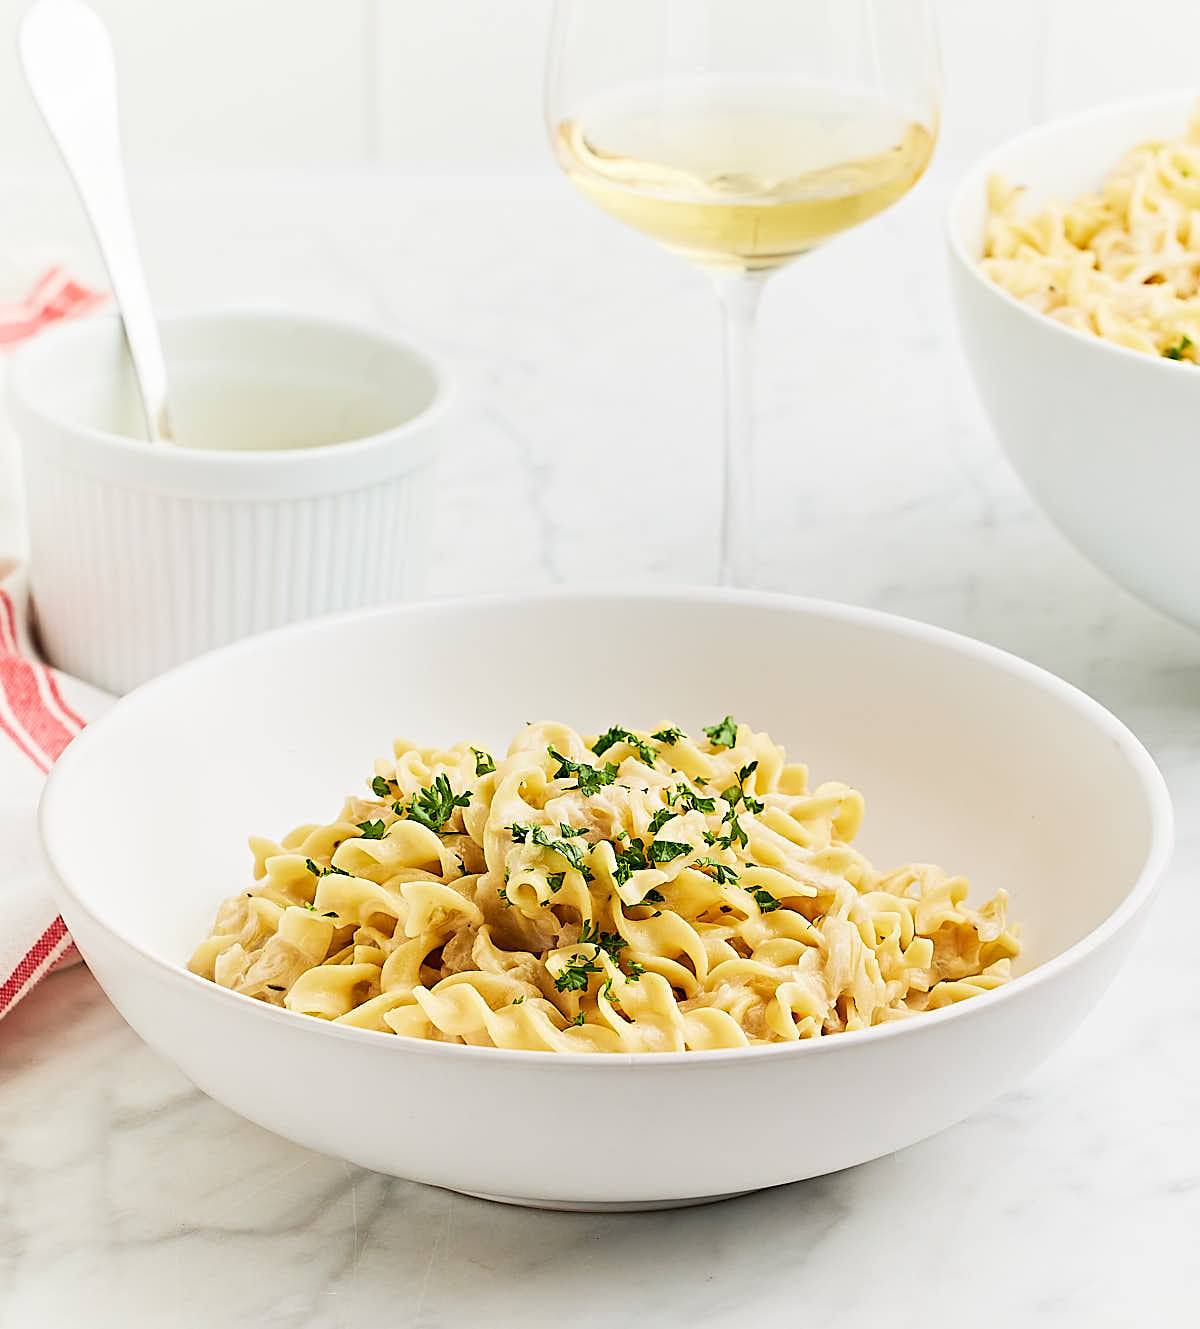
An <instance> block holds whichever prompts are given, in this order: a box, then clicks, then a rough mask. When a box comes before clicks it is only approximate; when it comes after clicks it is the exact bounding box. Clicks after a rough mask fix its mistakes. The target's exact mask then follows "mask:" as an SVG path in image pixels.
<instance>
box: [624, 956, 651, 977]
mask: <svg viewBox="0 0 1200 1329" xmlns="http://www.w3.org/2000/svg"><path fill="white" fill-rule="evenodd" d="M645 972H646V966H645V965H642V964H638V962H637V961H636V960H630V961H629V968H628V969H626V971H625V977H626V978H628V979H629V980H630V982H632V983H636V982H637V981H638V979H639V978H641V976H642V975H643V974H644V973H645Z"/></svg>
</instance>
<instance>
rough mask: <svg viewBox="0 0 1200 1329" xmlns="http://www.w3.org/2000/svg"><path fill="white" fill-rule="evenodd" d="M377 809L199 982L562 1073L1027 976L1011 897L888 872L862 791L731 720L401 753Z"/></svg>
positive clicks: (245, 913) (890, 1010) (207, 965)
mask: <svg viewBox="0 0 1200 1329" xmlns="http://www.w3.org/2000/svg"><path fill="white" fill-rule="evenodd" d="M370 786H371V793H372V798H370V799H365V798H353V797H352V798H350V799H348V800H347V802H346V804H345V806H344V807H343V809H342V812H341V815H340V816H339V818H338V819H337V820H336V821H334V822H332V823H330V824H327V825H318V826H301V827H298V828H297V829H296V830H294V831H293V832H291V834H289V835H287V836H285V837H284V839H283V842H282V844H275V843H273V842H271V841H269V840H263V839H253V840H252V841H251V848H252V849H253V851H254V858H255V876H256V877H257V879H258V880H257V882H256V884H255V885H254V886H253V887H252V888H251V889H250V890H247V891H244V892H241V893H239V894H237V895H234V896H232V897H231V898H230V899H229V900H227V901H226V902H225V904H224V905H223V906H222V907H221V910H220V912H219V913H218V915H217V919H216V923H215V925H214V928H213V932H212V935H211V936H210V937H209V938H208V939H207V940H206V941H204V942H203V943H201V945H200V946H199V947H198V949H197V950H196V951H195V953H194V954H193V956H192V959H191V962H190V968H191V969H192V971H193V972H194V973H197V974H200V975H201V976H202V977H204V978H209V979H212V980H213V981H215V982H216V983H218V984H220V985H221V986H223V987H227V988H230V989H232V990H233V991H235V992H241V993H244V994H245V995H247V996H251V997H255V998H258V999H259V1000H261V1001H265V1002H269V1003H271V1004H273V1005H278V1006H283V1007H286V1008H287V1009H289V1010H292V1011H297V1012H300V1013H302V1014H305V1015H312V1016H317V1017H320V1018H322V1019H327V1020H331V1021H333V1022H335V1023H339V1024H345V1025H352V1026H354V1027H356V1028H360V1029H374V1030H377V1031H379V1032H381V1033H388V1032H391V1033H396V1034H403V1035H408V1036H411V1037H415V1038H427V1039H435V1040H437V1041H440V1042H449V1043H467V1044H474V1045H477V1046H490V1047H499V1048H522V1049H529V1050H536V1051H546V1052H682V1051H684V1050H689V1051H695V1050H704V1049H712V1048H737V1047H749V1046H750V1045H751V1044H753V1043H774V1042H788V1041H796V1040H799V1039H803V1038H816V1037H819V1036H821V1035H823V1034H828V1033H836V1032H841V1031H845V1030H853V1029H864V1028H868V1027H870V1026H871V1025H874V1024H882V1023H885V1022H887V1021H889V1020H897V1019H901V1018H903V1017H904V1016H907V1015H911V1014H913V1013H915V1012H918V1011H924V1010H936V1009H937V1008H939V1007H941V1006H944V1005H948V1004H950V1003H952V1002H956V1001H961V1000H963V999H964V998H966V997H970V996H973V995H975V994H976V993H978V992H984V991H988V990H989V989H992V988H995V987H998V986H999V985H1000V984H1001V983H1004V982H1007V980H1008V979H1009V978H1010V977H1011V965H1012V960H1013V958H1014V957H1015V956H1016V955H1017V953H1018V949H1019V947H1018V944H1017V940H1016V937H1015V935H1014V932H1013V930H1012V929H1010V928H1009V927H1007V926H1006V922H1005V906H1006V903H1007V897H1006V895H1005V893H1004V892H1003V891H1000V892H998V893H997V894H996V895H995V896H994V897H993V898H992V899H991V900H990V901H988V902H987V903H986V904H984V905H983V906H982V907H981V908H979V909H972V908H970V907H969V906H968V905H967V903H966V895H967V890H968V885H967V882H966V881H965V880H964V879H963V878H961V877H951V876H948V875H947V874H946V873H945V872H943V871H942V870H941V869H939V868H937V867H934V866H932V865H928V864H908V865H906V866H903V867H900V868H897V869H894V870H891V871H886V872H879V871H876V870H875V869H874V868H873V867H872V866H871V864H870V863H869V862H868V861H867V859H866V858H865V857H864V856H863V855H862V854H861V853H859V852H858V851H857V850H856V849H855V848H854V847H853V846H852V844H851V843H850V842H851V841H852V840H853V838H854V836H855V834H856V833H857V831H858V828H859V824H860V822H861V819H862V813H863V800H862V797H861V795H860V794H859V793H858V792H857V790H854V789H852V788H850V787H849V786H848V785H844V784H840V783H833V782H830V783H825V784H822V785H820V786H818V787H817V788H816V789H814V790H811V791H810V789H809V787H808V772H807V770H806V768H805V767H804V766H802V765H799V764H795V763H792V764H789V763H788V762H787V759H786V754H785V752H784V749H783V748H782V747H780V746H779V745H778V744H777V743H774V742H773V741H772V740H771V738H770V737H769V735H767V734H765V733H755V732H754V731H753V730H751V729H750V727H749V726H747V725H738V724H737V723H736V722H735V721H734V719H733V717H732V716H730V715H726V716H725V717H724V719H722V720H720V721H718V722H717V723H716V724H714V725H712V726H709V727H708V728H706V729H705V730H704V731H703V736H702V738H701V739H700V740H699V741H696V740H695V739H693V738H691V737H689V736H688V735H687V734H686V733H684V731H683V730H682V729H680V728H678V727H677V726H673V725H671V726H664V727H662V728H660V729H657V730H651V731H644V732H637V731H631V730H628V729H626V728H624V727H622V726H619V725H614V726H612V727H611V728H609V729H608V730H606V731H605V732H604V733H602V734H598V735H594V736H592V737H590V738H586V739H585V738H584V737H582V736H581V735H579V734H577V733H576V732H575V731H574V730H572V729H569V728H568V727H567V726H565V725H562V724H554V723H544V724H533V725H528V726H526V727H525V728H524V729H523V730H522V731H521V732H520V733H519V734H518V735H517V737H516V738H515V739H514V740H513V743H512V745H511V747H510V749H509V751H508V754H507V756H505V757H503V758H502V759H500V760H499V762H497V759H496V758H495V757H493V756H492V754H491V753H489V752H486V751H484V750H482V749H480V748H476V747H473V746H472V745H470V744H467V743H460V744H457V745H455V746H454V747H452V748H449V749H447V750H438V749H434V748H419V747H417V746H415V745H414V744H411V743H408V742H403V741H398V742H397V743H396V744H395V753H394V756H393V758H392V759H390V760H388V759H381V760H379V761H377V762H376V765H375V773H374V775H373V777H372V778H371V781H370Z"/></svg>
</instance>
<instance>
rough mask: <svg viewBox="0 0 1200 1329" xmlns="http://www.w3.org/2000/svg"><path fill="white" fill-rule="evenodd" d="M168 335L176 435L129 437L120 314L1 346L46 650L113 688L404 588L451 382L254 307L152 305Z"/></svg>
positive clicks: (394, 351)
mask: <svg viewBox="0 0 1200 1329" xmlns="http://www.w3.org/2000/svg"><path fill="white" fill-rule="evenodd" d="M163 341H164V344H165V348H166V354H167V360H168V365H169V368H170V370H171V385H172V423H173V426H174V429H175V433H176V436H177V437H178V438H179V439H180V440H181V441H182V443H183V444H184V445H185V446H177V447H168V446H161V445H159V446H155V445H152V444H149V443H147V442H145V441H143V439H142V438H141V437H139V436H138V435H139V432H140V422H139V419H138V402H137V395H136V391H135V388H134V384H133V382H132V379H131V376H130V370H129V365H128V358H127V355H126V353H125V350H124V344H123V337H122V333H121V328H120V324H119V322H118V320H117V319H116V317H115V316H112V315H102V316H99V317H96V318H90V319H86V320H81V321H80V322H78V323H72V324H66V325H63V326H62V327H60V328H56V329H53V330H51V331H48V332H46V333H44V334H42V335H41V336H40V337H39V338H38V339H37V340H36V341H34V342H32V343H31V344H30V345H28V346H27V347H25V348H23V349H22V350H21V351H20V352H19V353H18V354H17V355H15V356H14V357H13V359H12V361H11V364H10V367H9V373H8V394H7V395H8V410H9V413H10V416H11V420H12V426H13V431H14V433H15V434H16V436H17V438H18V440H19V442H20V444H21V454H22V462H23V468H24V473H25V490H26V501H27V504H28V519H29V523H28V524H29V543H30V576H31V586H32V591H33V597H34V604H35V609H36V613H37V622H38V627H39V631H40V634H41V640H42V644H43V647H44V649H45V651H46V654H47V656H48V657H49V658H50V660H51V661H52V662H53V663H54V664H56V665H58V666H59V667H60V668H62V669H65V670H67V671H68V672H70V673H72V674H76V675H78V676H79V677H80V678H84V679H87V680H88V681H89V682H91V683H95V684H96V685H98V686H99V687H102V688H107V689H109V690H110V691H113V692H125V691H128V690H129V689H130V688H132V687H134V686H136V685H137V684H138V683H141V682H142V681H144V680H145V679H147V678H150V677H152V676H153V675H155V674H158V673H161V672H162V671H163V670H164V669H167V668H170V667H171V666H172V665H175V664H178V663H179V662H180V661H182V660H185V659H188V658H189V657H191V656H193V655H197V654H199V653H200V652H202V651H205V650H208V649H209V648H210V647H214V646H219V645H222V644H223V643H225V642H228V641H232V640H234V639H235V638H238V637H242V636H246V635H248V634H250V633H253V632H259V631H262V630H264V629H266V628H272V627H277V626H279V625H280V624H283V623H287V622H291V621H293V620H296V619H301V618H307V617H310V616H312V615H316V614H322V613H326V612H328V611H331V610H335V609H347V608H351V607H354V606H358V605H365V604H375V603H380V602H383V601H387V600H392V599H397V598H402V597H406V596H411V595H414V594H416V593H418V592H419V591H420V589H421V584H422V581H423V578H424V573H425V568H426V561H427V555H428V535H429V524H430V512H431V506H432V503H433V500H434V493H433V465H434V461H435V457H436V454H437V451H438V448H439V445H440V443H441V441H442V438H443V435H444V432H445V416H446V405H447V395H448V394H447V384H446V380H445V376H444V374H443V373H442V371H441V370H440V369H439V368H437V367H436V366H435V365H434V364H433V362H432V361H431V360H430V359H429V358H428V357H427V356H426V355H425V354H424V353H423V352H421V351H418V350H416V349H414V348H413V347H411V346H408V345H406V344H405V343H403V342H400V341H397V340H396V339H394V338H392V337H390V336H388V335H386V334H383V333H380V332H376V331H370V330H367V329H365V328H361V327H355V326H353V325H349V324H345V323H340V322H337V321H335V320H331V319H327V318H320V317H312V316H305V315H300V314H295V313H291V312H279V311H273V310H267V309H262V308H258V309H254V308H244V309H225V310H220V311H213V312H207V313H195V314H180V315H175V316H168V317H167V318H165V319H164V320H163ZM187 444H200V445H201V446H186V445H187Z"/></svg>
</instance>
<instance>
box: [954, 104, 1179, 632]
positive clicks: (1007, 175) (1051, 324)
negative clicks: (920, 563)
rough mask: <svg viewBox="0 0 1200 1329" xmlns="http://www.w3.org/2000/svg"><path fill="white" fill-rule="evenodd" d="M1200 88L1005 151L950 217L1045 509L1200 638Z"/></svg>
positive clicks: (983, 375)
mask: <svg viewBox="0 0 1200 1329" xmlns="http://www.w3.org/2000/svg"><path fill="white" fill-rule="evenodd" d="M1196 101H1197V94H1196V90H1195V89H1191V90H1188V91H1186V92H1180V93H1170V94H1159V95H1156V96H1153V97H1147V98H1142V99H1139V100H1137V101H1130V102H1125V103H1118V104H1113V105H1106V106H1101V107H1098V108H1096V109H1094V110H1090V111H1087V112H1085V113H1083V114H1081V115H1077V116H1074V117H1072V118H1070V119H1066V120H1060V121H1057V122H1054V123H1051V124H1047V125H1043V126H1041V127H1040V128H1038V129H1036V130H1033V131H1031V132H1030V133H1028V134H1023V135H1021V136H1020V137H1018V138H1015V139H1011V140H1010V141H1008V142H1006V143H1003V144H1001V145H1000V146H999V147H997V148H995V149H993V150H992V151H991V152H989V153H988V154H987V155H986V156H985V157H983V158H982V159H981V160H980V161H978V162H977V163H976V164H975V165H974V166H973V167H972V168H971V169H970V170H969V171H968V172H967V173H966V175H965V176H964V177H963V179H962V181H961V182H960V183H959V185H958V186H957V188H956V190H955V192H954V196H953V199H952V201H951V204H950V209H949V241H950V245H949V248H950V256H951V264H950V268H951V278H952V283H951V285H952V290H953V294H954V300H955V304H956V306H957V313H958V322H959V328H960V331H961V334H962V342H963V347H964V350H965V352H966V357H967V360H968V363H969V364H970V367H971V370H972V373H973V375H974V378H975V384H976V387H977V388H978V390H979V394H980V397H981V399H982V402H983V405H984V407H985V409H986V411H987V413H988V415H989V416H990V418H991V422H992V425H993V427H994V428H995V431H996V434H997V437H998V438H999V440H1000V442H1001V443H1002V444H1003V446H1004V449H1005V451H1006V452H1007V454H1008V457H1009V459H1010V461H1011V462H1012V464H1013V466H1014V468H1015V469H1016V471H1017V472H1018V474H1019V475H1020V477H1021V479H1022V480H1023V481H1024V483H1025V485H1026V487H1027V488H1028V490H1029V493H1030V495H1031V496H1032V497H1033V499H1034V500H1035V501H1036V502H1037V503H1038V504H1039V505H1040V506H1041V507H1042V509H1043V510H1044V511H1045V512H1046V514H1047V515H1048V516H1049V517H1050V518H1051V520H1052V521H1053V522H1054V523H1055V525H1057V526H1058V528H1059V529H1060V530H1061V531H1062V533H1063V534H1064V535H1065V536H1066V537H1067V538H1068V539H1069V540H1070V541H1071V542H1072V543H1073V544H1074V545H1075V546H1076V547H1077V548H1078V549H1079V550H1080V551H1081V552H1082V553H1083V554H1085V555H1086V556H1087V557H1088V558H1090V559H1091V560H1092V562H1093V563H1095V564H1096V566H1097V567H1099V568H1101V569H1102V570H1103V571H1105V572H1106V573H1108V574H1109V575H1110V576H1111V577H1113V578H1114V579H1115V580H1116V581H1118V582H1120V583H1121V584H1122V585H1123V586H1124V587H1126V589H1128V590H1129V591H1131V592H1132V593H1133V594H1134V595H1137V596H1138V597H1140V598H1141V599H1143V600H1145V601H1146V602H1148V603H1149V604H1152V605H1154V606H1156V607H1157V608H1159V609H1161V610H1163V611H1164V612H1166V613H1168V614H1171V615H1173V616H1174V617H1176V618H1178V619H1180V620H1181V621H1183V622H1185V623H1188V624H1190V625H1191V626H1193V627H1197V628H1200V541H1198V540H1197V539H1196V536H1195V514H1194V511H1193V508H1194V502H1193V498H1192V496H1193V495H1194V494H1195V492H1196V489H1197V486H1200V449H1197V447H1196V437H1195V435H1196V431H1195V420H1196V415H1197V411H1198V410H1200V375H1198V374H1197V372H1196V370H1197V363H1196V362H1197V347H1200V321H1198V320H1200V295H1198V293H1197V292H1198V291H1200V287H1198V285H1197V280H1198V278H1200V231H1198V230H1197V228H1196V220H1195V219H1196V216H1197V212H1196V203H1195V200H1196V199H1198V198H1200V193H1197V181H1196V179H1195V172H1196V170H1197V169H1200V139H1197V138H1196V137H1195V135H1196V132H1197V130H1196V127H1195V124H1194V122H1193V121H1191V120H1190V117H1192V116H1193V113H1194V110H1195V105H1196Z"/></svg>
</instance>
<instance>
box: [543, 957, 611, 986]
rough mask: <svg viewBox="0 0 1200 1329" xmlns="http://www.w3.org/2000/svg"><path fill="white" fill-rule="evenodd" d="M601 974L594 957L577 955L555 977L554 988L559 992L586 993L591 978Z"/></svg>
mask: <svg viewBox="0 0 1200 1329" xmlns="http://www.w3.org/2000/svg"><path fill="white" fill-rule="evenodd" d="M599 972H600V966H599V965H598V964H597V963H596V957H595V956H594V955H592V956H587V955H582V954H580V955H576V956H573V957H572V959H571V962H570V963H569V964H567V965H565V966H564V967H563V968H562V969H560V970H559V972H558V973H557V974H555V975H554V986H555V988H556V989H557V990H558V991H559V992H586V991H587V985H588V983H589V982H590V981H591V976H592V975H593V974H598V973H599Z"/></svg>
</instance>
